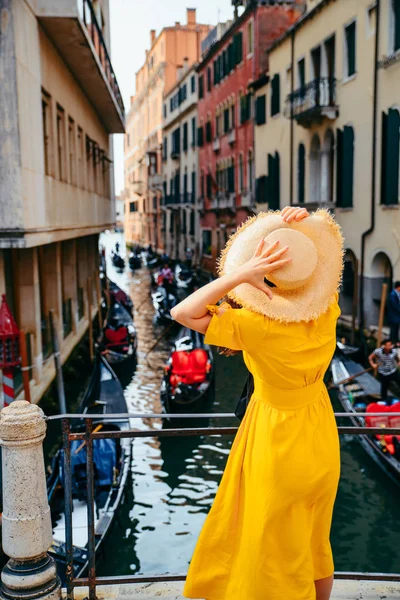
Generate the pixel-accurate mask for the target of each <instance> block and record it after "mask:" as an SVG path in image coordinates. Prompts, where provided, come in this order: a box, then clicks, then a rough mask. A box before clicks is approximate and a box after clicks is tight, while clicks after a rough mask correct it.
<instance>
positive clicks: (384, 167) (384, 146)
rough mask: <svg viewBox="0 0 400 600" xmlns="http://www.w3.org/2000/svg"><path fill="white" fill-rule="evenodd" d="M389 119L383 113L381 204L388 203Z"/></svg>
mask: <svg viewBox="0 0 400 600" xmlns="http://www.w3.org/2000/svg"><path fill="white" fill-rule="evenodd" d="M387 127H388V118H387V114H386V113H385V112H382V154H381V204H386V203H387V169H388V161H387V144H388V129H387Z"/></svg>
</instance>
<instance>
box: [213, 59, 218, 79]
mask: <svg viewBox="0 0 400 600" xmlns="http://www.w3.org/2000/svg"><path fill="white" fill-rule="evenodd" d="M217 83H218V61H217V59H215V60H214V85H217Z"/></svg>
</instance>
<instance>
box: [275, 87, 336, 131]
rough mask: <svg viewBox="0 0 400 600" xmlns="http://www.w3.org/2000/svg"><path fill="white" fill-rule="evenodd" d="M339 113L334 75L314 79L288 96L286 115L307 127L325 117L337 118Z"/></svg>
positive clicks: (316, 123) (318, 122)
mask: <svg viewBox="0 0 400 600" xmlns="http://www.w3.org/2000/svg"><path fill="white" fill-rule="evenodd" d="M338 115H339V107H338V105H337V103H336V79H334V78H333V77H319V78H318V79H314V81H311V82H310V83H309V84H307V85H306V86H304V87H301V88H299V89H298V90H296V91H295V92H293V94H289V96H288V97H287V98H286V107H285V116H286V117H288V118H293V119H295V120H296V121H297V123H298V124H299V125H301V126H302V127H305V128H309V127H311V126H312V125H318V124H320V123H322V121H323V120H324V119H330V120H333V119H336V118H337V117H338Z"/></svg>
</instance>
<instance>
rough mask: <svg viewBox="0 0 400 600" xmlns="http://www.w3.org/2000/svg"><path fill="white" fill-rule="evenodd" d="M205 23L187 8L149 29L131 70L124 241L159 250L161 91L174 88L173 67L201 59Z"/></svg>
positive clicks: (160, 229)
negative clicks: (142, 54)
mask: <svg viewBox="0 0 400 600" xmlns="http://www.w3.org/2000/svg"><path fill="white" fill-rule="evenodd" d="M209 29H210V27H209V26H208V25H201V24H199V23H197V21H196V10H195V9H189V8H188V9H187V22H186V24H185V25H181V24H180V23H179V22H177V23H175V25H174V26H173V27H165V28H164V29H163V30H162V31H161V33H160V34H159V35H158V36H156V32H155V30H152V31H151V32H150V50H148V51H146V61H145V63H144V64H143V66H142V67H141V69H140V70H139V71H138V72H137V73H136V91H135V96H133V97H132V98H131V107H130V110H129V114H128V116H127V128H126V136H125V189H126V193H125V197H126V200H125V201H126V204H127V208H126V211H125V235H126V240H127V242H128V243H133V244H141V245H144V246H147V245H148V244H151V245H152V247H153V248H155V249H158V250H162V249H163V240H164V236H163V235H162V234H163V232H162V227H163V222H164V221H163V219H164V217H163V211H162V209H161V204H162V192H163V188H162V141H163V137H162V122H163V104H164V94H165V93H168V91H169V90H170V89H171V88H172V87H173V86H175V84H176V81H177V73H178V70H179V69H181V68H182V66H183V65H184V64H186V65H188V66H191V65H192V64H193V63H195V62H197V61H198V60H199V57H200V48H201V42H202V40H203V39H204V37H205V36H206V35H207V33H208V31H209Z"/></svg>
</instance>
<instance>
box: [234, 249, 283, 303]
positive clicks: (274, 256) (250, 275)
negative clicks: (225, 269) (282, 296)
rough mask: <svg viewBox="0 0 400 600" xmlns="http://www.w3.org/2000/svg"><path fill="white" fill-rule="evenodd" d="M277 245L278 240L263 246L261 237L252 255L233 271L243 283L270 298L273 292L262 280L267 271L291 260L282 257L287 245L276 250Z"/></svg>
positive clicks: (269, 271) (270, 271)
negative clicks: (248, 284)
mask: <svg viewBox="0 0 400 600" xmlns="http://www.w3.org/2000/svg"><path fill="white" fill-rule="evenodd" d="M278 246H279V241H277V242H275V243H274V244H271V245H270V246H267V247H265V241H264V240H263V239H262V240H261V241H260V242H259V244H258V246H257V248H256V250H255V252H254V255H253V257H252V258H250V260H248V261H247V262H245V263H244V265H242V266H241V267H239V268H238V269H237V270H236V271H235V274H237V276H238V277H239V278H240V280H241V281H242V282H243V283H250V285H252V286H253V287H255V288H257V289H258V290H261V291H262V292H264V294H266V295H267V296H268V298H270V299H271V298H272V297H273V294H272V292H271V290H270V288H269V287H268V286H267V284H266V283H265V282H264V278H265V277H266V276H267V275H268V273H272V271H275V270H276V269H279V268H281V267H284V266H285V265H287V264H288V263H290V262H291V260H292V259H291V258H284V255H285V254H286V252H287V251H288V250H289V246H285V248H282V249H281V250H278Z"/></svg>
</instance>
